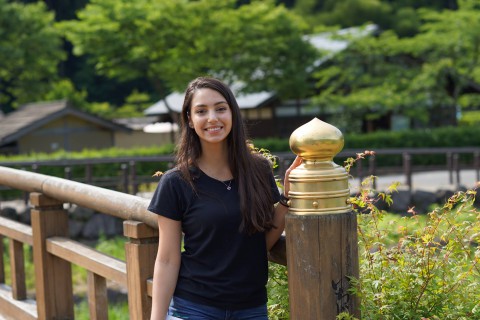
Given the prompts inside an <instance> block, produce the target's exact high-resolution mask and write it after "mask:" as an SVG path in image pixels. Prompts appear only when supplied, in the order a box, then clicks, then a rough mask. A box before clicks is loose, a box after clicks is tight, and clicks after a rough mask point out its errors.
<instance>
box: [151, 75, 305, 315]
mask: <svg viewBox="0 0 480 320" xmlns="http://www.w3.org/2000/svg"><path fill="white" fill-rule="evenodd" d="M181 119H182V135H181V141H180V143H179V146H178V149H177V158H176V160H177V165H176V167H175V168H174V169H172V170H169V171H168V172H166V173H165V174H164V175H163V176H162V177H161V179H160V182H159V184H158V187H157V190H156V191H155V193H154V196H153V198H152V200H151V203H150V206H149V208H148V209H149V210H150V211H152V212H154V213H156V214H158V227H159V246H158V253H157V258H156V261H155V269H154V276H153V295H152V301H153V303H152V316H151V319H152V320H153V319H162V320H164V319H165V317H166V315H167V314H168V315H169V316H170V317H171V318H172V319H175V317H176V318H179V319H194V320H199V319H267V308H266V302H267V295H266V287H265V286H266V282H267V279H268V261H267V250H270V249H271V248H272V246H273V245H274V244H275V242H276V241H277V240H278V239H279V237H280V235H281V233H282V232H283V229H284V227H285V214H286V213H287V210H288V208H287V200H288V199H287V196H288V191H289V183H288V174H289V173H290V171H291V170H292V169H293V168H294V167H296V166H298V165H299V164H300V160H299V158H297V159H296V160H295V161H294V163H293V164H292V166H291V167H290V168H289V169H288V170H287V172H286V177H285V183H284V192H285V195H281V196H280V195H279V192H278V188H277V187H276V184H275V181H274V178H273V174H272V168H271V163H270V162H269V161H268V160H266V159H265V157H263V156H261V155H259V154H257V153H254V152H252V151H251V149H250V148H249V147H248V146H247V144H246V136H245V130H244V126H243V121H242V118H241V114H240V109H239V107H238V104H237V102H236V100H235V97H234V95H233V93H232V91H231V90H230V89H229V88H228V87H227V86H226V85H225V84H223V83H222V82H221V81H219V80H217V79H214V78H206V77H201V78H197V79H195V80H193V81H192V82H191V83H190V84H189V85H188V87H187V90H186V93H185V99H184V103H183V108H182V118H181ZM279 201H280V203H281V204H280V205H276V206H275V205H274V204H275V203H277V202H279ZM182 232H183V234H184V251H183V252H181V242H182Z"/></svg>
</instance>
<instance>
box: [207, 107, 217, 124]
mask: <svg viewBox="0 0 480 320" xmlns="http://www.w3.org/2000/svg"><path fill="white" fill-rule="evenodd" d="M216 120H217V113H216V112H215V110H209V111H208V121H209V122H213V121H216Z"/></svg>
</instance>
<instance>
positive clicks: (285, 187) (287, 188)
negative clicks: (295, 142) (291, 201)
mask: <svg viewBox="0 0 480 320" xmlns="http://www.w3.org/2000/svg"><path fill="white" fill-rule="evenodd" d="M301 163H302V158H300V157H299V156H297V157H296V158H295V160H293V162H292V164H291V165H290V167H288V169H287V171H285V178H284V179H283V193H284V194H285V197H287V198H288V193H289V191H290V181H289V180H288V177H289V176H290V172H291V171H292V170H293V169H295V168H296V167H298V166H299V165H300V164H301Z"/></svg>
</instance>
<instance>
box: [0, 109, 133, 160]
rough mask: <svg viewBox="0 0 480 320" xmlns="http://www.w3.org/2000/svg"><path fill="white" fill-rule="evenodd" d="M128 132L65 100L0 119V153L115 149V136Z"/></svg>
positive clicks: (19, 111) (17, 111)
mask: <svg viewBox="0 0 480 320" xmlns="http://www.w3.org/2000/svg"><path fill="white" fill-rule="evenodd" d="M130 131H131V129H129V128H128V127H126V126H124V125H121V124H118V123H115V122H112V121H109V120H106V119H103V118H100V117H97V116H95V115H92V114H89V113H86V112H83V111H80V110H78V109H75V108H74V107H73V106H71V105H70V103H69V102H68V101H66V100H59V101H49V102H39V103H29V104H26V105H23V106H21V107H20V108H19V109H18V110H16V111H13V112H11V113H9V114H6V115H4V117H3V118H0V153H2V154H19V153H29V152H47V153H48V152H54V151H57V150H62V149H63V150H66V151H80V150H82V149H101V148H109V147H113V146H115V134H116V132H124V133H128V132H130Z"/></svg>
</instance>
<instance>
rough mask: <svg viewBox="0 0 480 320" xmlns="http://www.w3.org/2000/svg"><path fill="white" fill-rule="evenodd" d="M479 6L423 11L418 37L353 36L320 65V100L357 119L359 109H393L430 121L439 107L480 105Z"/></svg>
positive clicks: (468, 3) (469, 2)
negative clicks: (323, 65)
mask: <svg viewBox="0 0 480 320" xmlns="http://www.w3.org/2000/svg"><path fill="white" fill-rule="evenodd" d="M478 9H479V8H478V2H477V1H474V0H464V1H460V2H459V9H458V10H444V11H441V12H437V11H432V10H421V11H420V12H419V13H420V15H421V18H422V20H423V21H424V23H423V25H422V28H421V29H420V32H419V33H418V34H417V35H415V36H413V37H407V38H399V37H398V36H397V35H396V34H395V33H394V32H392V31H387V32H384V33H382V34H381V35H379V36H371V37H367V38H363V39H361V40H355V41H353V42H352V44H351V46H350V47H349V48H348V49H347V50H345V51H344V52H342V53H339V54H338V55H336V56H335V57H333V58H332V59H331V60H330V61H329V62H328V63H327V64H326V65H325V67H323V68H319V69H318V71H317V73H316V75H315V77H316V79H317V80H318V82H317V86H318V87H319V88H320V93H319V94H318V95H317V97H316V99H315V100H316V102H317V103H319V104H321V105H323V106H328V107H330V108H344V109H345V110H346V112H348V113H349V114H350V116H351V117H350V118H348V119H350V120H351V121H352V122H355V118H357V117H358V112H361V113H365V112H369V113H370V116H371V117H372V118H375V117H379V116H381V115H383V114H386V113H388V112H393V113H401V114H404V115H408V116H410V117H412V118H415V119H418V120H420V121H423V122H424V123H428V121H431V118H432V115H434V114H435V112H438V110H439V109H442V108H443V109H445V108H450V109H453V110H454V112H455V111H457V112H458V111H460V108H461V106H462V105H463V106H464V107H468V106H469V105H471V104H472V102H473V101H475V102H476V104H477V105H478V102H479V101H478V98H476V97H478V96H479V94H478V93H480V87H479V85H478V84H479V83H480V67H479V65H478V59H479V49H480V11H479V10H478ZM452 26H455V27H454V28H453V27H452Z"/></svg>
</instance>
